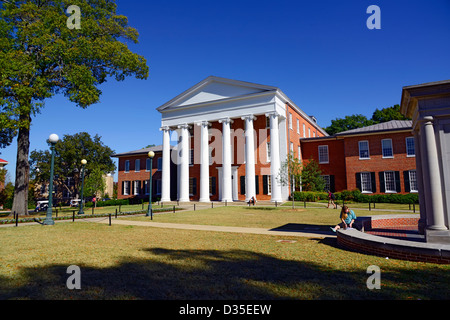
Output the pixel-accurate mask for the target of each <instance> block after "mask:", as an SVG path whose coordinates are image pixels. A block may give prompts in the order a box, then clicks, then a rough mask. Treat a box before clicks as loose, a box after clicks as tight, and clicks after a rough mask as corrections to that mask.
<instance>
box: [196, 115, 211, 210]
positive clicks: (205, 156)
mask: <svg viewBox="0 0 450 320" xmlns="http://www.w3.org/2000/svg"><path fill="white" fill-rule="evenodd" d="M197 125H198V126H199V127H200V128H201V131H200V134H201V137H200V199H199V201H200V202H210V199H209V133H208V126H209V123H208V122H207V121H202V122H199V123H197Z"/></svg>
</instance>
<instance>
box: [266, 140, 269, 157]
mask: <svg viewBox="0 0 450 320" xmlns="http://www.w3.org/2000/svg"><path fill="white" fill-rule="evenodd" d="M266 154H267V162H270V142H267V143H266Z"/></svg>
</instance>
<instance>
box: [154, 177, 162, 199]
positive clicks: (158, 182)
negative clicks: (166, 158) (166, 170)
mask: <svg viewBox="0 0 450 320" xmlns="http://www.w3.org/2000/svg"><path fill="white" fill-rule="evenodd" d="M155 184H156V194H157V195H160V194H161V180H155Z"/></svg>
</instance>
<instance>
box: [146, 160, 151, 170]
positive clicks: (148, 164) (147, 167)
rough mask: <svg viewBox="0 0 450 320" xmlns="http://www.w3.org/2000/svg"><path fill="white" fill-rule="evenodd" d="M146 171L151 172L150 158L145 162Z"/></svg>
mask: <svg viewBox="0 0 450 320" xmlns="http://www.w3.org/2000/svg"><path fill="white" fill-rule="evenodd" d="M145 171H150V158H147V160H145Z"/></svg>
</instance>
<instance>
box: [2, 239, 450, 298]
mask: <svg viewBox="0 0 450 320" xmlns="http://www.w3.org/2000/svg"><path fill="white" fill-rule="evenodd" d="M145 250H146V252H147V253H148V254H149V257H148V258H145V259H133V260H130V259H124V260H123V261H122V262H121V263H118V264H117V266H114V267H108V268H93V267H89V266H80V268H81V286H82V288H81V290H69V289H67V287H66V281H67V279H68V278H69V276H70V274H67V273H66V272H67V267H68V266H62V265H52V266H48V267H44V268H28V269H24V270H22V272H23V274H22V275H21V279H25V280H24V281H22V282H19V283H16V282H13V281H11V280H9V279H7V278H6V277H0V299H33V300H63V299H108V300H109V299H147V300H151V299H157V300H181V299H183V300H197V299H203V300H221V299H230V300H244V299H271V300H274V299H405V298H407V297H408V296H417V295H419V296H421V297H423V296H424V295H425V296H426V297H428V298H434V299H446V298H447V299H448V298H449V295H448V289H447V286H446V284H448V283H450V275H449V273H447V274H440V278H439V279H436V276H435V274H434V273H432V272H431V271H427V270H422V271H417V270H416V271H414V270H411V271H409V270H408V271H406V273H408V272H409V273H414V275H408V274H404V272H405V271H404V270H401V271H391V272H387V273H383V275H382V279H383V281H395V279H397V280H398V281H407V279H411V277H412V278H413V279H414V278H415V279H433V281H434V283H432V284H431V285H430V283H426V284H425V283H422V282H420V281H415V282H414V281H412V283H409V284H408V287H407V289H404V288H402V289H401V290H400V289H396V287H395V285H392V286H386V287H383V289H382V290H369V289H367V287H366V280H367V277H368V275H367V274H366V273H365V272H364V271H361V270H358V271H355V272H348V271H341V270H333V269H329V268H327V267H324V266H322V265H319V264H315V263H311V262H302V261H291V260H281V259H277V258H274V257H273V256H269V255H265V254H260V253H255V252H251V251H245V250H228V251H219V250H217V251H216V250H169V249H164V248H151V249H145ZM400 273H401V276H400V277H399V275H398V274H400ZM402 279H404V280H402ZM433 285H436V286H437V287H438V288H436V287H434V288H433V289H435V290H433V291H432V292H427V288H429V287H430V286H431V287H432V286H433ZM442 292H444V295H445V294H446V296H442ZM427 295H428V296H427Z"/></svg>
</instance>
